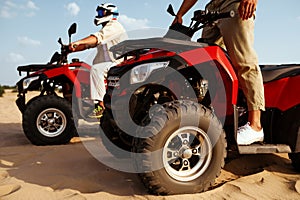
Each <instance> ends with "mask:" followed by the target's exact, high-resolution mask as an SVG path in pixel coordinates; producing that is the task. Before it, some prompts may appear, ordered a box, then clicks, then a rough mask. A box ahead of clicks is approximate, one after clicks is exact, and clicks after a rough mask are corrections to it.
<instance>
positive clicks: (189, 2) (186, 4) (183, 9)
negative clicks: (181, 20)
mask: <svg viewBox="0 0 300 200" xmlns="http://www.w3.org/2000/svg"><path fill="white" fill-rule="evenodd" d="M196 2H197V0H184V1H183V3H182V4H181V6H180V9H179V10H178V12H177V16H178V17H182V16H183V15H185V13H187V11H188V10H190V9H191V7H193V6H194V5H195V3H196Z"/></svg>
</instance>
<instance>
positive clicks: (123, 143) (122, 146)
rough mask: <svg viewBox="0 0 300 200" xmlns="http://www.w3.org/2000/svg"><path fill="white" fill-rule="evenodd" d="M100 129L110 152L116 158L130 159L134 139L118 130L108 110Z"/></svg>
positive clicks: (103, 141)
mask: <svg viewBox="0 0 300 200" xmlns="http://www.w3.org/2000/svg"><path fill="white" fill-rule="evenodd" d="M100 129H101V133H100V136H101V139H102V143H103V145H104V147H105V148H106V150H107V151H108V152H110V153H111V154H112V155H113V156H114V157H116V158H129V157H130V152H131V149H132V140H133V137H132V136H130V135H128V134H126V133H123V132H122V130H120V129H119V128H118V126H117V124H116V123H115V122H114V119H113V117H112V114H111V112H110V111H107V109H105V110H104V113H103V116H102V117H101V119H100ZM122 136H123V137H122ZM116 148H117V149H116ZM120 150H121V151H120Z"/></svg>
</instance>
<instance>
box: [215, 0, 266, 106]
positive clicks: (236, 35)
mask: <svg viewBox="0 0 300 200" xmlns="http://www.w3.org/2000/svg"><path fill="white" fill-rule="evenodd" d="M235 6H238V5H235ZM235 8H236V7H235ZM229 10H230V8H229ZM218 27H219V29H220V32H221V35H222V36H223V40H224V43H225V46H226V49H227V51H228V54H229V57H230V58H231V61H232V63H233V65H234V67H235V69H236V71H237V73H238V79H239V83H240V86H241V88H242V90H243V92H244V94H245V96H246V98H247V104H248V109H249V110H250V111H251V110H264V109H265V99H264V87H263V80H262V74H261V71H260V68H259V65H258V58H257V55H256V52H255V50H254V47H253V46H254V19H253V18H252V19H249V20H241V19H240V17H239V16H238V15H237V16H236V17H234V18H230V19H229V18H228V19H222V20H220V21H219V22H218Z"/></svg>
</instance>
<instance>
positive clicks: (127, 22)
mask: <svg viewBox="0 0 300 200" xmlns="http://www.w3.org/2000/svg"><path fill="white" fill-rule="evenodd" d="M119 21H120V22H121V24H122V25H124V27H125V29H126V30H136V29H142V28H148V27H149V26H148V23H149V20H148V19H135V18H130V17H128V16H127V15H120V17H119Z"/></svg>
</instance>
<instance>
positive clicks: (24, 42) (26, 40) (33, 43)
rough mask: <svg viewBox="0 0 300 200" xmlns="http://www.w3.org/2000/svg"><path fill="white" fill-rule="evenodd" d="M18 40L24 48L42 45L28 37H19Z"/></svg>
mask: <svg viewBox="0 0 300 200" xmlns="http://www.w3.org/2000/svg"><path fill="white" fill-rule="evenodd" d="M17 40H18V43H19V44H21V45H22V46H39V45H40V44H41V42H40V41H38V40H33V39H30V38H28V37H26V36H22V37H18V38H17Z"/></svg>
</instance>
